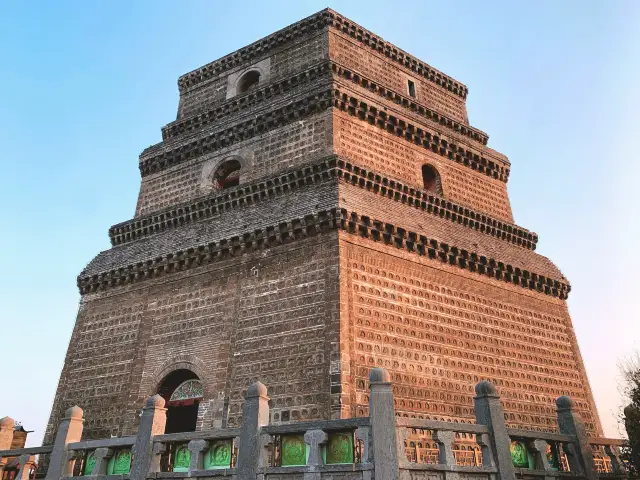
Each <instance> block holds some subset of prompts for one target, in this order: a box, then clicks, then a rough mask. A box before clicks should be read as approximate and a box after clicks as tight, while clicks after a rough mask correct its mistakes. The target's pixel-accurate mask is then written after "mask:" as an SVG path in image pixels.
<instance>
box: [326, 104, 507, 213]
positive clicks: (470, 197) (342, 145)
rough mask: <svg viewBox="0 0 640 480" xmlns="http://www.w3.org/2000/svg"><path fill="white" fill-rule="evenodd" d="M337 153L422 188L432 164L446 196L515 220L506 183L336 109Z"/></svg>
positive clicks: (335, 132)
mask: <svg viewBox="0 0 640 480" xmlns="http://www.w3.org/2000/svg"><path fill="white" fill-rule="evenodd" d="M333 122H334V126H333V130H334V142H335V144H334V150H335V152H336V153H337V154H338V155H340V156H342V157H344V158H346V159H350V160H352V161H353V162H355V163H356V164H358V165H361V166H363V167H365V168H370V169H371V170H374V171H376V172H380V173H384V174H387V175H389V176H390V177H392V178H395V179H397V180H400V181H402V182H406V183H407V184H409V185H413V186H416V187H419V188H422V165H423V164H425V163H428V164H431V165H433V166H434V167H435V168H436V169H437V170H438V172H439V174H440V177H441V179H442V190H443V194H444V196H445V197H447V198H450V199H451V200H453V201H457V202H460V203H462V204H464V205H468V206H470V207H472V208H474V209H477V210H479V211H481V212H486V213H488V214H490V215H492V216H495V217H497V218H499V219H503V220H506V221H509V222H511V221H513V215H512V213H511V205H510V203H509V197H508V195H507V186H506V183H504V182H502V181H500V180H496V179H493V178H489V177H488V176H487V175H484V174H481V173H479V172H475V171H473V170H471V169H470V168H468V167H465V166H461V165H459V164H457V163H455V162H453V161H451V160H449V159H447V158H444V157H442V156H440V155H438V154H436V153H433V152H431V151H430V150H427V149H425V148H423V147H422V146H417V145H415V144H413V143H412V142H408V141H407V140H405V139H403V138H401V137H398V136H397V135H394V134H391V133H388V132H386V131H385V130H382V129H380V128H378V127H377V126H375V125H370V124H369V123H367V122H365V121H362V120H359V119H357V118H356V117H353V116H351V115H349V114H347V113H345V112H341V111H337V110H334V114H333Z"/></svg>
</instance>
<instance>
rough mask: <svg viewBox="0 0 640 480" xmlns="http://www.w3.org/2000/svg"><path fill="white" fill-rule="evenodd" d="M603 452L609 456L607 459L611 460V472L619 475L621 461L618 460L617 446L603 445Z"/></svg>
mask: <svg viewBox="0 0 640 480" xmlns="http://www.w3.org/2000/svg"><path fill="white" fill-rule="evenodd" d="M604 453H606V454H607V456H608V457H609V460H611V470H612V471H613V472H612V473H614V474H616V475H620V474H621V473H622V468H621V465H622V463H621V462H620V451H619V450H618V447H614V446H612V445H605V446H604Z"/></svg>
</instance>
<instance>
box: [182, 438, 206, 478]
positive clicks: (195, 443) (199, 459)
mask: <svg viewBox="0 0 640 480" xmlns="http://www.w3.org/2000/svg"><path fill="white" fill-rule="evenodd" d="M187 448H188V449H189V453H190V454H191V459H190V461H189V475H188V476H189V477H191V476H195V475H193V472H196V471H198V470H204V454H205V453H206V452H207V450H209V442H207V441H206V440H191V441H190V442H189V444H188V445H187Z"/></svg>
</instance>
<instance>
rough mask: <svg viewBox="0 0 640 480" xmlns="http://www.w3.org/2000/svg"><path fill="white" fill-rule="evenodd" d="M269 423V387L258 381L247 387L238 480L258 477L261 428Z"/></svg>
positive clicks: (252, 479) (253, 479) (249, 479)
mask: <svg viewBox="0 0 640 480" xmlns="http://www.w3.org/2000/svg"><path fill="white" fill-rule="evenodd" d="M268 423H269V397H268V396H267V387H265V386H264V385H263V384H262V383H260V382H256V383H254V384H253V385H251V386H250V387H249V388H248V389H247V395H246V397H245V400H244V409H243V415H242V430H241V433H240V449H239V452H238V467H237V472H238V480H255V479H256V478H257V470H258V463H259V462H258V459H259V458H260V428H261V427H263V426H265V425H267V424H268Z"/></svg>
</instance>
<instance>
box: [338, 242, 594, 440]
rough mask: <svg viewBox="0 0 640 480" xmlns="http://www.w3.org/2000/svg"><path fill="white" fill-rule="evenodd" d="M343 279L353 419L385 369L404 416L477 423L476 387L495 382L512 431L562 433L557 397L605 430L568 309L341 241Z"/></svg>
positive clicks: (386, 249) (388, 250)
mask: <svg viewBox="0 0 640 480" xmlns="http://www.w3.org/2000/svg"><path fill="white" fill-rule="evenodd" d="M340 274H341V275H340V285H341V295H340V298H341V325H342V327H343V330H342V331H343V335H346V338H349V339H350V342H343V348H348V349H349V350H348V351H349V358H350V362H351V364H350V367H349V372H350V373H349V374H348V375H344V378H345V381H346V382H347V383H349V384H350V386H349V390H348V391H349V392H350V396H351V398H350V400H349V404H350V405H351V414H352V415H358V416H359V415H361V414H364V413H366V409H367V392H368V390H367V386H366V378H367V372H368V371H369V369H370V368H372V367H374V366H380V367H384V368H386V369H388V370H389V371H390V372H391V375H392V381H393V383H394V391H395V394H396V399H397V403H398V410H400V411H402V412H403V413H407V414H410V415H419V416H422V417H424V418H428V419H438V420H449V419H464V421H468V422H472V421H473V418H474V417H473V402H472V397H473V395H474V390H473V386H474V385H475V383H477V381H479V380H482V379H489V380H490V381H491V382H493V383H494V384H495V385H496V386H497V387H498V390H499V392H500V395H501V396H502V398H503V403H504V405H505V411H506V412H507V419H508V422H509V424H510V425H512V426H514V427H525V426H526V427H527V428H536V429H541V430H548V429H550V428H554V425H555V398H557V397H558V396H561V395H571V396H572V398H574V400H575V401H576V404H577V406H578V408H579V409H580V410H581V413H582V415H583V417H584V418H585V420H586V423H587V425H588V428H589V429H590V431H591V432H592V433H596V432H597V431H598V429H599V422H598V420H597V416H596V415H595V414H594V412H595V407H594V405H593V402H592V397H591V392H590V391H589V388H588V383H587V380H586V376H585V375H584V369H583V367H582V362H581V359H580V357H579V353H578V352H577V349H576V345H575V339H574V336H573V328H572V325H571V320H570V318H569V315H568V311H567V307H566V304H565V303H564V302H563V301H561V300H557V299H553V298H549V297H548V296H545V295H543V294H540V293H536V292H529V291H525V290H522V289H519V288H518V287H514V286H510V285H506V284H504V282H499V281H496V280H490V279H484V278H481V277H478V276H474V275H473V274H471V273H469V272H465V271H464V270H458V269H455V267H450V266H448V265H444V264H442V263H441V262H438V261H434V260H429V259H426V258H425V257H419V256H417V255H415V254H409V253H406V252H404V251H402V250H398V249H396V248H394V247H390V246H384V245H381V244H380V243H374V242H372V241H370V240H367V239H361V238H359V237H357V236H354V235H348V234H343V233H341V236H340ZM347 343H350V344H349V345H346V344H347Z"/></svg>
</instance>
